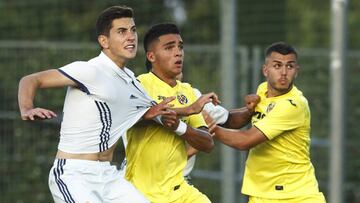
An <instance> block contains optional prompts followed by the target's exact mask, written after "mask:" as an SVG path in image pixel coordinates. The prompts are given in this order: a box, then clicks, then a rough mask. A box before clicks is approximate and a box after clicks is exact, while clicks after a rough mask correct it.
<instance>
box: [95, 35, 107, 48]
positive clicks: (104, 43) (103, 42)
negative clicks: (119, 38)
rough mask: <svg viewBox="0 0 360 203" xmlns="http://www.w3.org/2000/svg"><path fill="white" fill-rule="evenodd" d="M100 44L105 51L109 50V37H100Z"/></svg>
mask: <svg viewBox="0 0 360 203" xmlns="http://www.w3.org/2000/svg"><path fill="white" fill-rule="evenodd" d="M98 42H99V44H100V46H101V47H102V48H103V49H107V48H109V40H108V37H107V36H105V35H99V36H98Z"/></svg>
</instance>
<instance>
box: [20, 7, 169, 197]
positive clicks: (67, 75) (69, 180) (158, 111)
mask: <svg viewBox="0 0 360 203" xmlns="http://www.w3.org/2000/svg"><path fill="white" fill-rule="evenodd" d="M96 30H97V35H98V42H99V44H100V46H101V48H102V52H101V53H100V55H99V56H97V57H95V58H93V59H91V60H89V61H77V62H73V63H70V64H68V65H66V66H63V67H61V68H59V69H57V70H56V69H51V70H46V71H42V72H38V73H34V74H31V75H27V76H25V77H23V78H22V79H21V81H20V83H19V92H18V100H19V108H20V112H21V117H22V119H23V120H35V119H51V118H53V117H56V114H55V113H54V112H53V111H51V110H48V109H45V108H40V107H35V106H34V104H33V100H34V97H35V93H36V90H37V89H39V88H51V87H63V86H67V87H68V89H67V94H66V98H65V102H64V109H63V112H64V115H63V120H62V123H61V131H60V142H59V145H58V151H57V154H56V159H55V161H54V165H53V167H52V168H51V170H50V174H49V187H50V190H51V193H52V196H53V198H54V201H55V202H71V203H75V202H92V203H93V202H116V203H118V202H126V203H141V202H148V200H146V198H145V197H144V196H143V195H142V194H141V193H140V192H139V191H138V190H137V189H136V188H135V187H134V186H133V185H132V184H131V183H129V182H128V181H126V180H125V179H124V178H123V177H122V176H121V175H120V172H119V171H118V170H117V169H116V167H115V166H112V165H110V161H111V160H112V156H113V151H114V148H115V145H116V143H117V141H118V139H119V137H120V136H121V135H123V134H124V133H125V131H126V130H127V129H129V128H130V127H131V126H133V125H134V124H135V123H136V122H137V121H138V120H140V119H144V120H151V119H154V118H157V116H159V115H163V116H165V117H167V119H168V120H170V121H171V118H174V120H175V119H176V113H174V112H172V111H171V110H168V107H169V105H168V104H167V103H168V102H170V101H171V99H169V98H167V99H165V101H164V102H162V103H160V104H158V105H154V101H153V100H152V99H151V98H150V97H149V96H148V95H147V94H146V93H145V91H144V89H143V87H142V86H141V85H140V83H139V82H138V81H137V80H136V78H135V77H134V74H133V72H132V71H131V70H129V69H128V68H126V67H125V64H126V62H127V61H128V60H130V59H132V58H134V57H135V55H136V51H137V46H138V38H137V33H136V26H135V22H134V19H133V11H132V9H131V8H129V7H125V6H113V7H110V8H108V9H105V10H104V11H103V12H102V13H101V14H100V15H99V17H98V19H97V23H96ZM164 124H166V122H165V123H164Z"/></svg>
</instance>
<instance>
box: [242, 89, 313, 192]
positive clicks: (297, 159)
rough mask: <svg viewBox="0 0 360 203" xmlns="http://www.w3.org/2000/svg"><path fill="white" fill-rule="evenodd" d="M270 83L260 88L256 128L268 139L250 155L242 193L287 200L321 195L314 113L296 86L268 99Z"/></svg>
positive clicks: (255, 119)
mask: <svg viewBox="0 0 360 203" xmlns="http://www.w3.org/2000/svg"><path fill="white" fill-rule="evenodd" d="M266 93H267V83H266V82H265V83H262V84H260V85H259V87H258V90H257V94H258V95H259V96H260V98H261V100H260V102H259V104H258V105H257V106H256V108H255V113H254V115H253V117H252V124H253V126H255V127H256V128H258V129H259V130H260V131H261V132H263V133H264V135H265V136H266V137H267V138H268V140H267V141H265V142H263V143H261V144H259V145H257V146H255V147H254V148H252V149H251V150H250V151H249V156H248V159H247V161H246V167H245V174H244V181H243V187H242V193H244V194H247V195H250V196H255V197H262V198H270V199H286V198H293V197H297V196H304V195H312V194H318V193H319V189H318V183H317V180H316V178H315V173H314V167H313V165H312V164H311V162H310V152H309V148H310V109H309V105H308V102H307V100H306V98H305V97H304V96H303V94H302V92H301V91H299V90H298V89H297V88H296V87H295V86H293V87H292V89H291V90H290V91H289V92H288V93H286V94H284V95H280V96H277V97H270V98H267V97H266Z"/></svg>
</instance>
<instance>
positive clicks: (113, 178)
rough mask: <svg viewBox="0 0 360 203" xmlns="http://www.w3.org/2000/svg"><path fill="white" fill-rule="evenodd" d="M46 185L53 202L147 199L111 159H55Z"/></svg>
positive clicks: (140, 201)
mask: <svg viewBox="0 0 360 203" xmlns="http://www.w3.org/2000/svg"><path fill="white" fill-rule="evenodd" d="M49 188H50V191H51V193H52V196H53V198H54V201H55V202H56V203H60V202H61V203H63V202H66V203H68V202H69V203H75V202H76V203H78V202H81V203H83V202H89V203H97V202H103V203H107V202H116V203H117V202H126V203H143V202H144V203H145V202H146V203H148V202H149V201H148V200H146V198H145V197H144V196H143V195H142V194H141V193H140V192H139V191H138V190H137V189H136V188H135V187H134V186H133V185H132V184H131V183H129V182H128V181H126V180H125V179H124V178H123V177H122V176H121V174H120V171H119V170H117V169H116V166H112V165H110V162H100V161H87V160H77V159H55V162H54V165H53V167H52V168H51V170H50V174H49Z"/></svg>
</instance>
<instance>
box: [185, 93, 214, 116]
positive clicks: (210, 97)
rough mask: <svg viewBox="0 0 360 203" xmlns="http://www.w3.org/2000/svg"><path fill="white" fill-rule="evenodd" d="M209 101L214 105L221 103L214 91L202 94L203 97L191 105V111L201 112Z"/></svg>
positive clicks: (194, 112)
mask: <svg viewBox="0 0 360 203" xmlns="http://www.w3.org/2000/svg"><path fill="white" fill-rule="evenodd" d="M209 102H212V103H213V104H214V105H218V104H220V103H221V102H220V100H219V98H218V96H217V95H216V94H215V93H214V92H210V93H207V94H203V95H201V97H199V99H197V100H196V102H194V103H193V104H191V105H190V109H191V113H192V114H198V113H200V112H201V111H202V110H203V108H204V106H205V104H207V103H209Z"/></svg>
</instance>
